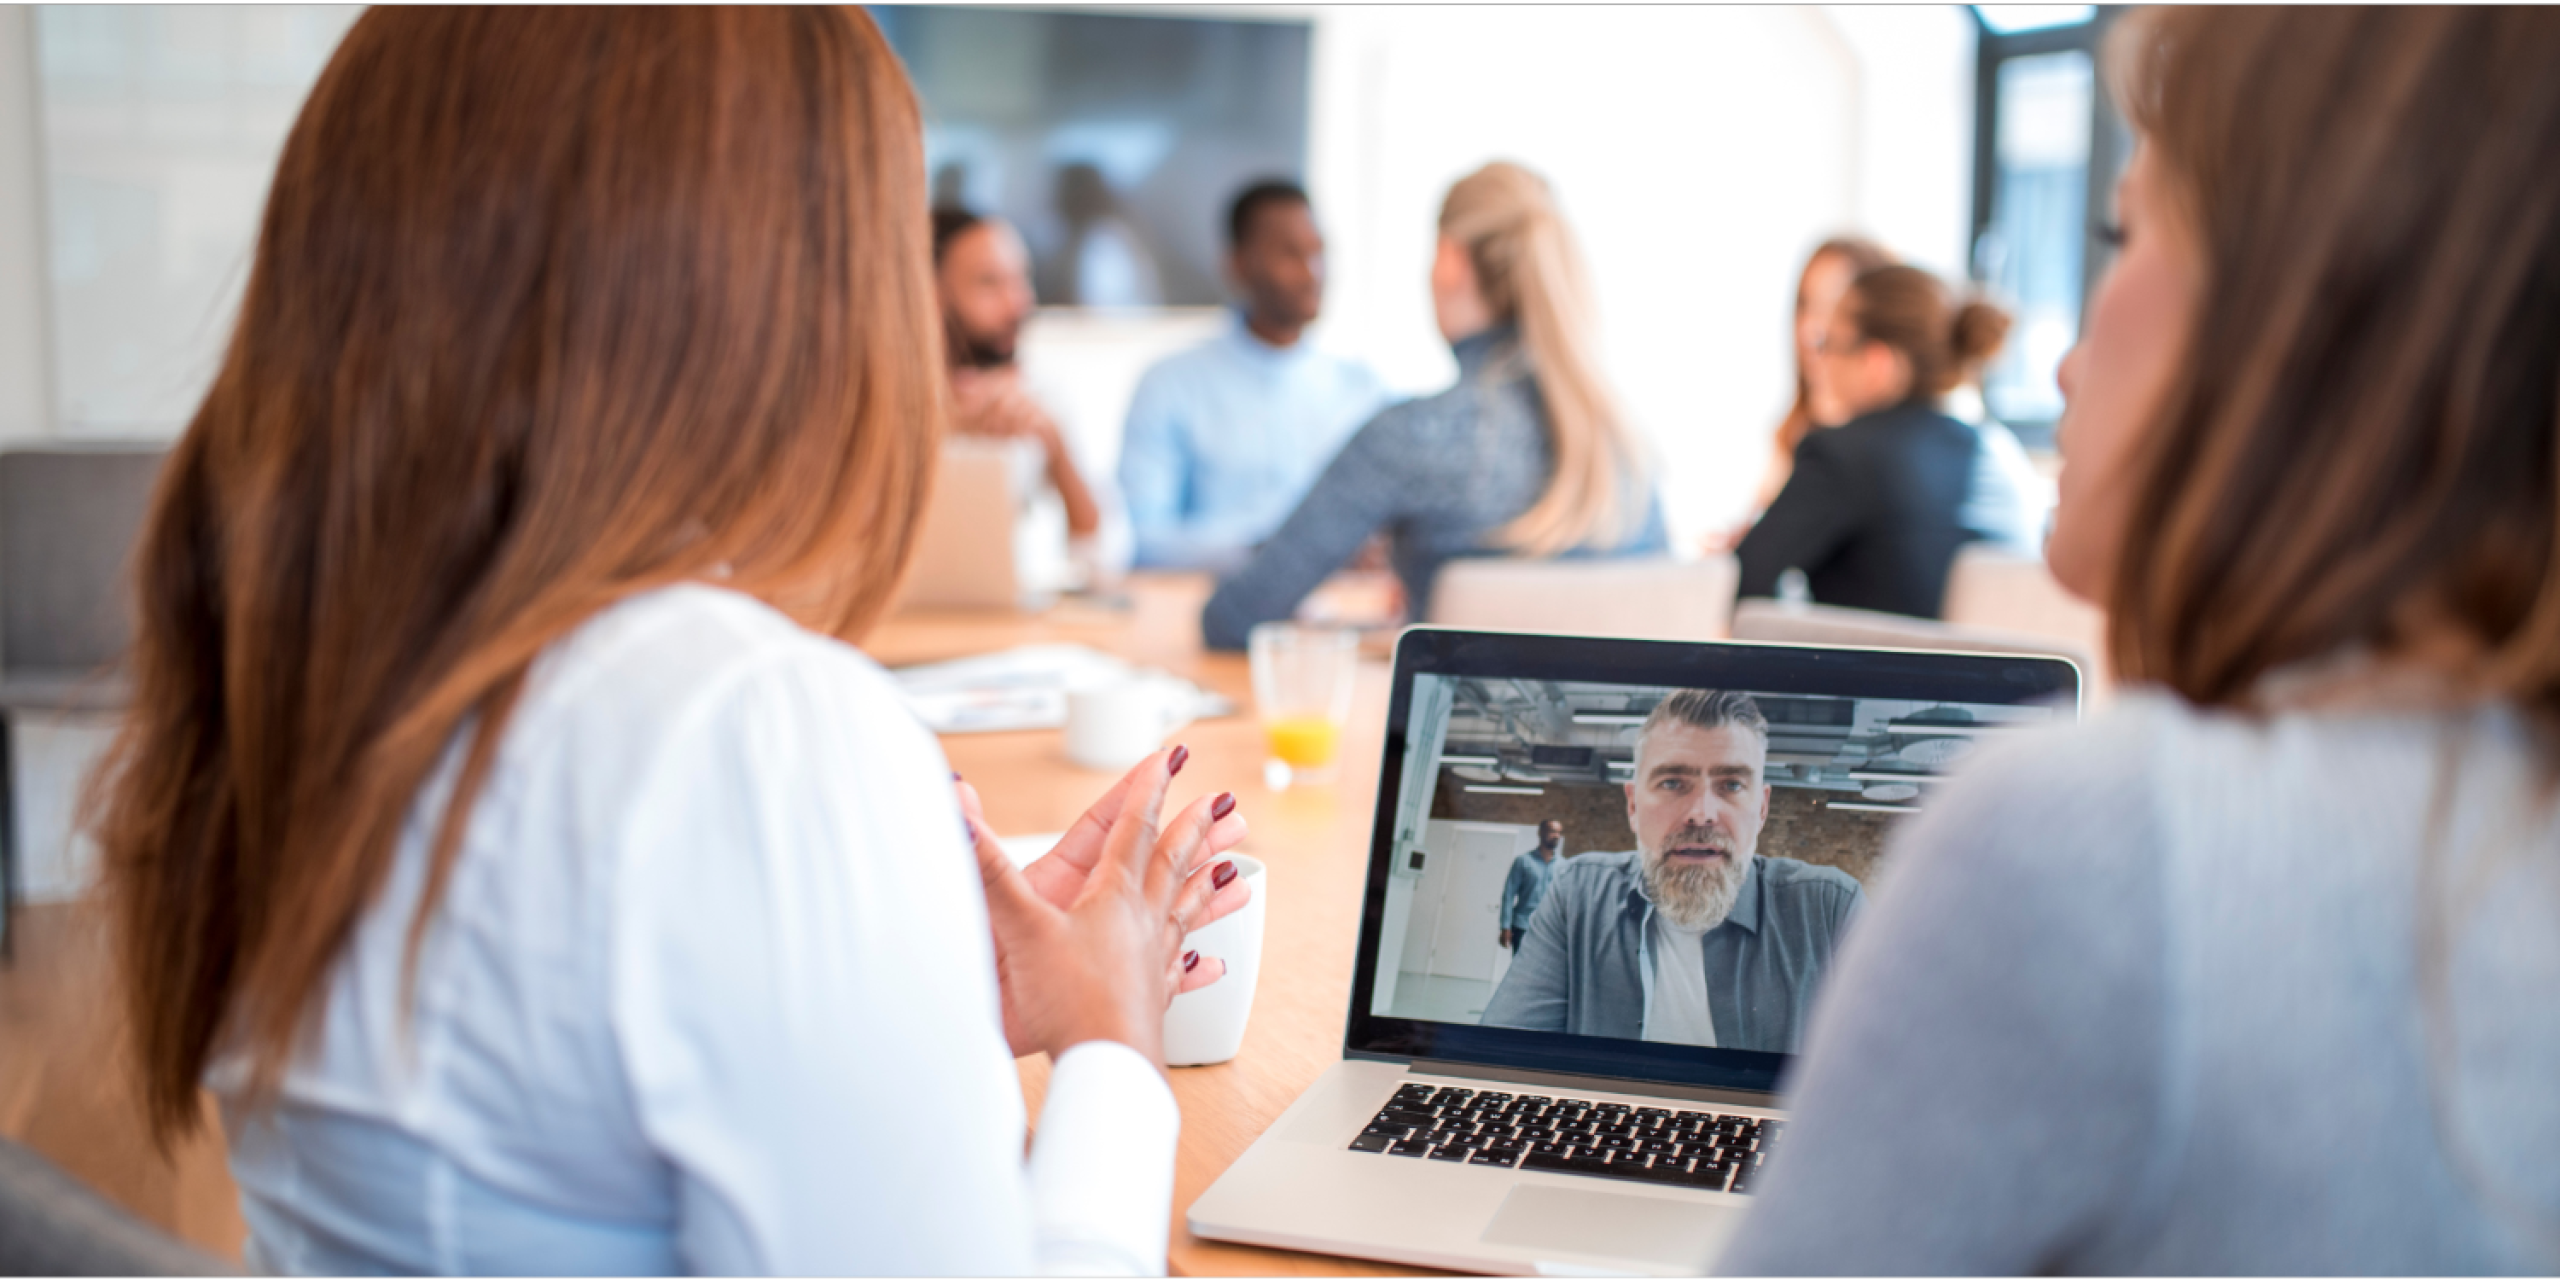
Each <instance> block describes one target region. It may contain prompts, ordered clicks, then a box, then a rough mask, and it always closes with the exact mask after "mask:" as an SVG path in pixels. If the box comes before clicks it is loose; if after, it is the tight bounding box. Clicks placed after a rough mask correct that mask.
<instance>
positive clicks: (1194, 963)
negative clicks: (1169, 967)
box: [1182, 951, 1200, 973]
mask: <svg viewBox="0 0 2560 1280" xmlns="http://www.w3.org/2000/svg"><path fill="white" fill-rule="evenodd" d="M1199 967H1200V953H1199V952H1197V951H1185V952H1183V953H1182V971H1183V972H1184V973H1189V972H1191V971H1192V970H1194V969H1197V968H1199Z"/></svg>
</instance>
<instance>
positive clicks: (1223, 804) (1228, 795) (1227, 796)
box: [1209, 791, 1236, 822]
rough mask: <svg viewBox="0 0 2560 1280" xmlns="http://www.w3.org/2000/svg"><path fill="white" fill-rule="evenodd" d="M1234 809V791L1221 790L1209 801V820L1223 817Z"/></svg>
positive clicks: (1213, 820)
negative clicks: (1216, 796)
mask: <svg viewBox="0 0 2560 1280" xmlns="http://www.w3.org/2000/svg"><path fill="white" fill-rule="evenodd" d="M1235 811H1236V793H1235V792H1232V791H1221V792H1219V793H1218V798H1217V799H1215V800H1212V801H1210V802H1209V821H1211V822H1216V821H1217V820H1218V819H1220V818H1223V817H1225V816H1227V815H1228V814H1230V813H1234V812H1235Z"/></svg>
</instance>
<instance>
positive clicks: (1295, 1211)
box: [1190, 629, 2080, 1275]
mask: <svg viewBox="0 0 2560 1280" xmlns="http://www.w3.org/2000/svg"><path fill="white" fill-rule="evenodd" d="M2079 698H2080V675H2079V672H2078V670H2077V669H2076V668H2074V667H2073V666H2072V665H2071V664H2070V663H2069V662H2067V661H2064V660H2061V659H2057V658H2050V657H2038V656H2028V655H2017V656H2011V655H2003V654H1983V653H1920V652H1910V651H1901V650H1887V649H1838V648H1816V647H1809V646H1796V645H1758V644H1669V643H1658V642H1650V641H1637V640H1594V639H1583V638H1567V637H1560V636H1537V635H1517V634H1503V633H1488V632H1466V631H1448V630H1437V629H1417V630H1413V631H1409V632H1407V633H1406V634H1405V635H1404V636H1403V638H1402V639H1401V640H1400V641H1399V642H1398V645H1397V649H1396V663H1395V683H1394V692H1393V695H1392V701H1391V703H1390V704H1389V711H1388V721H1387V734H1386V751H1385V760H1384V764H1383V766H1382V771H1381V773H1380V781H1379V787H1378V811H1377V819H1376V824H1375V827H1374V830H1373V834H1372V836H1371V844H1370V856H1369V873H1368V878H1367V881H1366V885H1365V888H1364V893H1365V895H1366V897H1365V906H1364V910H1363V913H1362V916H1361V922H1360V938H1359V954H1358V958H1357V962H1356V967H1355V970H1354V977H1353V983H1352V999H1351V1007H1350V1009H1349V1011H1348V1018H1347V1020H1346V1027H1345V1031H1344V1037H1343V1046H1342V1050H1343V1052H1342V1061H1341V1062H1340V1063H1339V1064H1337V1065H1336V1066H1334V1067H1333V1068H1332V1069H1331V1070H1329V1071H1327V1072H1326V1073H1325V1074H1324V1075H1323V1076H1322V1077H1321V1078H1319V1079H1318V1080H1317V1081H1316V1083H1315V1085H1314V1086H1313V1087H1311V1088H1309V1089H1308V1090H1307V1092H1306V1093H1305V1094H1304V1095H1302V1096H1301V1097H1299V1099H1298V1100H1297V1102H1296V1103H1294V1104H1293V1105H1291V1106H1290V1108H1289V1109H1288V1111H1287V1112H1285V1113H1284V1114H1283V1115H1282V1116H1281V1117H1280V1119H1279V1120H1278V1121H1277V1122H1276V1123H1274V1124H1273V1125H1272V1127H1271V1129H1270V1130H1269V1131H1268V1132H1266V1133H1264V1134H1263V1135H1262V1137H1261V1138H1260V1139H1258V1140H1257V1141H1256V1142H1255V1143H1254V1144H1253V1146H1252V1147H1251V1148H1249V1149H1248V1150H1247V1151H1246V1152H1245V1154H1244V1156H1243V1158H1241V1159H1239V1160H1238V1161H1237V1162H1236V1163H1235V1165H1234V1166H1233V1167H1231V1168H1229V1169H1228V1170H1227V1171H1226V1173H1225V1174H1224V1175H1223V1176H1221V1177H1220V1178H1219V1179H1218V1181H1217V1182H1216V1183H1215V1184H1214V1185H1212V1186H1211V1187H1210V1188H1209V1189H1208V1191H1206V1192H1205V1193H1203V1194H1202V1195H1201V1196H1200V1198H1199V1199H1198V1200H1197V1201H1195V1202H1193V1204H1192V1206H1191V1212H1190V1226H1191V1230H1192V1231H1193V1232H1195V1233H1197V1234H1198V1235H1201V1236H1204V1237H1207V1238H1210V1239H1215V1240H1231V1241H1236V1242H1239V1243H1245V1244H1259V1245H1274V1246H1279V1247H1283V1248H1291V1249H1311V1250H1317V1251H1320V1252H1325V1253H1337V1254H1347V1255H1351V1256H1355V1257H1364V1258H1377V1259H1384V1260H1389V1261H1395V1262H1408V1263H1416V1264H1421V1265H1425V1266H1438V1267H1453V1268H1460V1269H1466V1270H1477V1271H1491V1272H1503V1273H1514V1274H1574V1275H1589V1274H1600V1273H1625V1272H1632V1273H1641V1274H1659V1275H1677V1274H1695V1273H1697V1272H1699V1271H1702V1270H1704V1269H1705V1268H1706V1267H1707V1266H1708V1265H1710V1264H1711V1263H1712V1262H1713V1260H1714V1258H1715V1255H1716V1253H1717V1252H1718V1251H1719V1250H1720V1249H1721V1248H1722V1247H1723V1245H1724V1243H1725V1241H1726V1240H1727V1239H1728V1238H1729V1237H1730V1236H1731V1234H1732V1232H1733V1230H1734V1228H1735V1226H1736V1225H1737V1224H1738V1223H1739V1221H1740V1219H1741V1216H1742V1214H1743V1213H1744V1212H1745V1211H1746V1210H1747V1206H1748V1205H1749V1203H1750V1197H1751V1193H1752V1190H1753V1188H1754V1186H1755V1185H1756V1184H1757V1183H1758V1181H1759V1179H1760V1178H1761V1177H1762V1175H1763V1172H1764V1171H1765V1170H1766V1168H1767V1167H1768V1165H1769V1163H1770V1162H1771V1161H1773V1160H1778V1161H1782V1160H1784V1159H1785V1158H1786V1155H1785V1152H1786V1143H1785V1141H1784V1135H1785V1129H1786V1122H1785V1115H1786V1112H1785V1108H1784V1106H1783V1104H1782V1102H1781V1098H1780V1094H1781V1091H1782V1089H1783V1087H1784V1084H1785V1076H1786V1072H1787V1069H1788V1065H1789V1063H1790V1062H1791V1061H1792V1060H1793V1055H1794V1054H1795V1052H1796V1051H1797V1049H1798V1047H1799V1045H1800V1044H1801V1041H1802V1037H1803V1033H1804V1029H1805V1024H1806V1021H1807V1019H1808V1017H1809V1016H1810V1014H1811V1012H1812V1009H1813V1008H1814V1006H1815V1005H1816V1004H1818V1002H1819V999H1820V994H1821V984H1822V980H1823V978H1824V976H1825V973H1826V972H1827V969H1828V967H1829V964H1830V961H1831V958H1832V957H1833V956H1834V955H1835V954H1836V953H1837V947H1838V945H1839V941H1840V938H1841V936H1842V935H1843V934H1844V933H1845V932H1846V931H1847V930H1848V929H1850V928H1854V927H1855V920H1856V915H1857V913H1858V911H1859V910H1861V909H1862V908H1863V906H1864V904H1865V902H1866V901H1867V894H1868V885H1869V884H1870V883H1871V882H1873V880H1874V879H1875V876H1876V872H1877V870H1878V867H1879V864H1880V862H1881V861H1882V859H1883V858H1884V857H1885V856H1886V854H1885V848H1884V843H1885V837H1886V835H1887V833H1889V832H1890V831H1891V830H1892V828H1893V826H1894V824H1896V823H1897V822H1899V821H1901V820H1902V819H1903V818H1904V817H1906V816H1907V815H1909V814H1911V813H1914V812H1917V811H1919V810H1920V809H1922V808H1925V807H1926V806H1927V805H1928V803H1929V798H1930V796H1931V794H1932V791H1933V789H1934V787H1935V785H1936V783H1937V781H1938V780H1939V779H1940V778H1941V777H1942V776H1943V775H1944V773H1945V772H1946V771H1947V770H1949V769H1950V768H1952V767H1954V766H1956V765H1958V764H1959V763H1960V762H1962V761H1963V760H1964V759H1965V758H1966V757H1967V756H1968V755H1970V754H1972V753H1973V752H1974V751H1976V750H1978V749H1979V748H1980V747H1982V746H1983V745H1984V744H1985V743H1986V742H1988V741H1991V740H1993V739H1996V738H1997V737H1999V736H2000V735H2002V734H2008V733H2016V732H2020V731H2022V730H2025V729H2028V728H2031V727H2033V726H2036V725H2043V724H2051V723H2054V722H2055V721H2057V720H2064V719H2069V718H2071V717H2074V716H2076V715H2077V714H2078V707H2079ZM1551 822H1552V823H1554V824H1557V826H1560V827H1561V832H1560V835H1559V833H1558V831H1557V829H1556V827H1551V826H1549V825H1548V824H1549V823H1551Z"/></svg>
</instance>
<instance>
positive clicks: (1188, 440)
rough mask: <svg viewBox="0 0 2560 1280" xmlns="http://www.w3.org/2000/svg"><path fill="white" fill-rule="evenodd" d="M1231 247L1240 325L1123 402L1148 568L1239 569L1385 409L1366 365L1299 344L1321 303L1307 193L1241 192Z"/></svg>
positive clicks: (1141, 554) (1124, 462)
mask: <svg viewBox="0 0 2560 1280" xmlns="http://www.w3.org/2000/svg"><path fill="white" fill-rule="evenodd" d="M1227 243H1228V256H1227V271H1228V275H1229V276H1230V278H1231V279H1232V280H1233V282H1234V284H1235V287H1236V289H1237V291H1238V292H1239V293H1240V294H1241V295H1242V299H1243V305H1242V307H1241V309H1240V311H1239V314H1238V315H1237V317H1236V320H1235V323H1234V324H1233V325H1232V326H1231V327H1230V328H1229V329H1228V330H1227V332H1225V333H1222V334H1220V335H1218V336H1217V337H1216V338H1214V339H1211V340H1210V341H1209V342H1207V343H1204V344H1202V345H1200V346H1198V347H1195V348H1193V349H1191V350H1189V351H1184V352H1181V353H1179V354H1177V355H1173V356H1169V357H1167V358H1165V359H1164V360H1163V361H1161V362H1159V363H1158V364H1157V365H1156V366H1155V367H1154V368H1152V369H1149V370H1148V371H1147V375H1146V377H1144V378H1143V379H1141V380H1140V381H1139V383H1138V390H1137V394H1136V395H1135V396H1134V397H1132V398H1131V400H1130V402H1129V421H1128V428H1127V434H1126V436H1125V438H1124V439H1123V441H1122V443H1121V446H1120V488H1121V491H1122V495H1123V496H1124V498H1125V499H1126V501H1127V502H1128V506H1129V519H1130V525H1131V528H1132V531H1133V532H1134V533H1135V535H1136V541H1137V547H1136V561H1137V564H1138V565H1139V566H1140V567H1142V568H1150V567H1151V568H1206V569H1214V570H1226V569H1232V568H1234V567H1236V566H1238V565H1241V564H1242V563H1243V562H1244V561H1245V559H1246V558H1247V557H1248V556H1249V554H1250V553H1251V552H1252V550H1253V547H1254V546H1255V544H1257V543H1259V542H1261V541H1262V540H1263V539H1265V538H1267V537H1269V536H1271V532H1272V530H1274V529H1277V528H1278V527H1279V526H1280V522H1281V521H1282V520H1284V519H1287V518H1288V515H1289V513H1290V511H1292V510H1294V509H1295V508H1296V507H1297V505H1298V500H1299V499H1300V498H1302V497H1304V496H1306V491H1307V487H1308V486H1309V485H1311V484H1313V483H1315V478H1316V474H1317V473H1318V472H1320V471H1322V470H1323V469H1324V465H1325V463H1326V462H1328V461H1330V460H1331V459H1332V457H1333V455H1334V451H1335V450H1337V449H1338V448H1340V447H1341V445H1342V442H1343V441H1344V440H1346V439H1349V438H1350V436H1351V433H1352V432H1354V431H1356V430H1358V429H1359V427H1360V425H1361V424H1362V423H1365V422H1367V421H1368V420H1369V418H1370V416H1371V415H1372V414H1375V413H1376V412H1377V411H1378V410H1379V409H1381V408H1383V407H1385V405H1386V403H1387V398H1388V397H1387V392H1386V388H1385V386H1384V385H1383V384H1381V383H1380V382H1379V381H1378V378H1377V376H1376V375H1375V374H1373V373H1371V372H1370V371H1369V370H1368V368H1367V367H1366V366H1364V365H1361V364H1359V363H1357V362H1355V361H1351V360H1345V359H1342V358H1341V357H1338V356H1334V355H1330V354H1328V353H1325V352H1322V351H1318V350H1315V349H1314V348H1313V347H1312V346H1311V345H1309V344H1308V343H1307V342H1306V341H1305V340H1304V337H1305V333H1306V329H1307V326H1308V325H1310V324H1312V323H1314V321H1315V318H1316V315H1317V313H1318V312H1319V311H1320V310H1321V309H1322V307H1323V303H1324V236H1323V234H1322V233H1321V232H1319V231H1318V230H1317V229H1316V222H1315V214H1314V211H1313V209H1312V208H1311V207H1310V206H1309V205H1308V203H1307V195H1306V192H1304V191H1302V190H1300V189H1298V187H1297V186H1296V185H1294V184H1292V183H1287V182H1263V183H1257V184H1255V185H1254V186H1252V187H1249V188H1247V189H1246V190H1245V192H1244V193H1243V194H1242V195H1239V196H1237V197H1236V200H1235V204H1234V206H1233V207H1232V208H1231V209H1230V210H1229V212H1228V216H1227Z"/></svg>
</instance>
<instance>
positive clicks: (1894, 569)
mask: <svg viewBox="0 0 2560 1280" xmlns="http://www.w3.org/2000/svg"><path fill="white" fill-rule="evenodd" d="M2008 333H2009V317H2008V314H2007V313H2006V312H2003V311H2001V310H2000V309H1999V308H1997V307H1994V306H1992V305H1991V304H1989V303H1987V302H1982V301H1979V300H1971V299H1966V300H1959V299H1958V298H1957V297H1956V295H1955V293H1954V291H1952V290H1950V289H1949V288H1947V286H1946V285H1945V284H1943V283H1942V282H1940V281H1939V280H1938V278H1937V277H1935V276H1933V275H1930V274H1929V273H1928V272H1926V271H1922V270H1920V269H1918V268H1916V267H1904V266H1890V267H1878V268H1875V269H1874V270H1871V271H1866V272H1863V273H1861V274H1860V275H1859V276H1858V278H1857V279H1856V280H1855V281H1854V282H1852V283H1851V284H1850V286H1849V290H1848V292H1847V293H1845V294H1843V295H1842V296H1841V299H1840V304H1839V305H1838V306H1837V307H1835V308H1833V310H1832V314H1831V319H1830V321H1829V323H1828V324H1827V325H1825V326H1824V328H1823V330H1822V333H1821V334H1820V336H1819V337H1817V338H1816V339H1815V341H1814V342H1813V344H1812V356H1813V358H1812V361H1811V363H1810V364H1809V365H1808V366H1807V368H1806V370H1805V381H1806V392H1807V400H1808V405H1807V407H1808V409H1809V410H1810V412H1811V416H1812V420H1813V421H1816V422H1837V423H1840V424H1841V425H1840V426H1839V427H1838V428H1836V429H1834V430H1829V431H1815V432H1811V433H1809V434H1807V435H1806V436H1805V438H1804V440H1803V441H1802V442H1801V443H1800V444H1799V445H1798V446H1797V447H1796V463H1795V472H1794V474H1793V475H1791V476H1789V477H1788V478H1787V484H1786V487H1785V488H1784V489H1781V490H1780V491H1779V492H1778V497H1777V500H1776V501H1775V502H1773V503H1771V504H1770V505H1769V511H1768V514H1767V515H1765V516H1762V517H1761V519H1760V523H1759V524H1758V525H1756V526H1754V527H1753V528H1752V530H1751V532H1750V533H1749V534H1748V535H1747V536H1745V537H1744V538H1743V540H1742V545H1741V546H1740V547H1739V548H1737V549H1736V554H1737V555H1739V556H1740V557H1741V560H1742V587H1741V594H1742V595H1744V596H1767V595H1774V594H1776V592H1777V585H1778V578H1779V576H1780V575H1781V574H1783V573H1785V572H1786V571H1787V570H1789V569H1797V570H1801V571H1803V573H1804V575H1805V577H1806V580H1807V583H1808V585H1810V586H1811V588H1812V590H1813V598H1814V599H1815V600H1818V601H1820V602H1821V603H1823V604H1831V605H1845V606H1848V607H1850V608H1856V609H1876V610H1882V611H1884V612H1888V613H1904V614H1910V615H1913V616H1915V617H1923V618H1934V617H1936V616H1938V605H1939V599H1940V597H1941V596H1942V595H1944V594H1945V591H1946V583H1947V567H1948V566H1949V565H1950V564H1952V563H1953V562H1954V560H1955V554H1956V550H1957V549H1958V548H1959V547H1962V546H1963V545H1964V544H1965V543H1968V542H1973V541H1977V540H1980V539H1983V538H1986V537H1993V536H1996V535H1997V534H1998V532H1999V530H1998V529H1996V528H1994V527H1990V525H1991V522H1989V521H1986V520H1984V519H1982V518H1981V517H1980V516H1979V515H1978V514H1977V513H1975V512H1973V511H1971V510H1969V509H1968V503H1967V499H1968V497H1969V496H1971V495H1972V493H1973V491H1974V487H1975V483H1976V479H1975V475H1976V471H1977V469H1978V466H1979V464H1980V461H1981V456H1982V451H1983V447H1984V446H1983V441H1982V437H1981V435H1980V433H1979V432H1978V431H1977V430H1976V429H1975V428H1974V427H1973V426H1972V425H1971V424H1969V423H1966V422H1964V421H1962V420H1961V419H1958V418H1956V417H1953V416H1952V415H1950V414H1948V413H1947V412H1946V410H1945V408H1944V401H1945V398H1946V396H1947V394H1948V393H1949V392H1951V391H1954V390H1955V389H1956V388H1957V387H1960V386H1962V385H1964V384H1965V383H1967V382H1970V381H1972V380H1973V379H1974V378H1976V377H1977V376H1979V374H1980V372H1981V370H1982V366H1983V364H1984V362H1986V361H1988V360H1989V359H1990V358H1991V357H1992V356H1993V355H1994V354H1996V353H1997V352H1998V351H1999V350H2000V344H2001V342H2002V340H2003V339H2005V338H2006V337H2007V336H2008Z"/></svg>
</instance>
